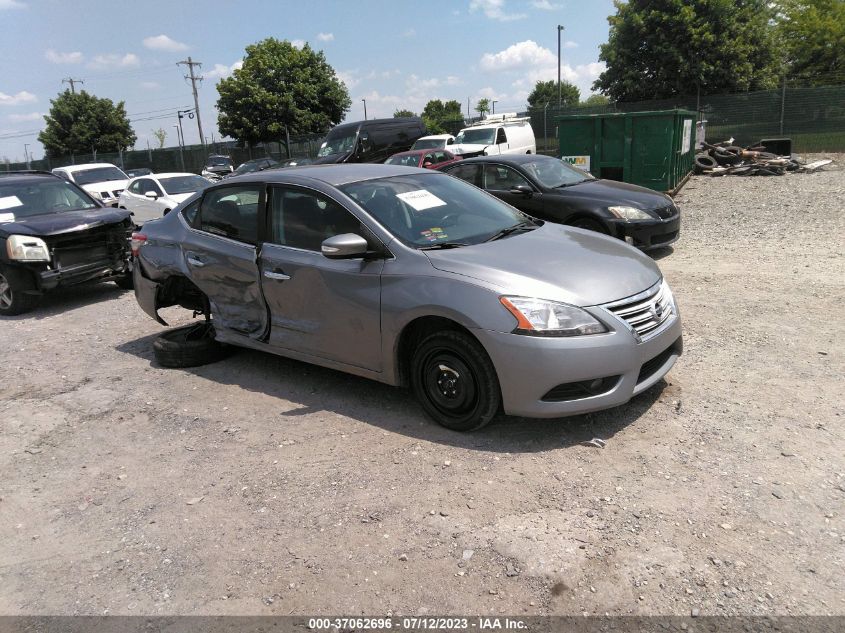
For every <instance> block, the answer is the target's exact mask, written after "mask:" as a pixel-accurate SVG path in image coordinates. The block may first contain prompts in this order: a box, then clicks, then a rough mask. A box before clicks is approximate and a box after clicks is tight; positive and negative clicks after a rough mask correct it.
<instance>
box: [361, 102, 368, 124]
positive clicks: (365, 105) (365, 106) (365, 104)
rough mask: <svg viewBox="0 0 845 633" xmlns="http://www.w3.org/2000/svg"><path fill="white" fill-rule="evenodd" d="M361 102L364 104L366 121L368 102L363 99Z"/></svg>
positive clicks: (365, 118)
mask: <svg viewBox="0 0 845 633" xmlns="http://www.w3.org/2000/svg"><path fill="white" fill-rule="evenodd" d="M361 101H363V102H364V120H365V121H366V120H367V100H366V99H361Z"/></svg>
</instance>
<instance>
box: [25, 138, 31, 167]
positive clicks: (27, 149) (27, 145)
mask: <svg viewBox="0 0 845 633" xmlns="http://www.w3.org/2000/svg"><path fill="white" fill-rule="evenodd" d="M23 155H24V156H25V157H26V168H27V169H32V165H31V164H30V162H29V143H24V144H23Z"/></svg>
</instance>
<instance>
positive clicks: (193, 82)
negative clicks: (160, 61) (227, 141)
mask: <svg viewBox="0 0 845 633" xmlns="http://www.w3.org/2000/svg"><path fill="white" fill-rule="evenodd" d="M176 65H177V66H179V65H184V66H187V67H188V73H189V76H190V79H191V89H192V90H193V91H194V111H195V112H196V113H197V130H199V133H200V144H201V145H202V146H203V147H205V137H204V136H203V135H202V122H201V121H200V100H199V97H198V96H197V81H202V80H203V78H202V77H196V76H195V75H194V66H197V67H199V68H202V63H200V62H195V61H193V60H191V57H190V55H189V56H188V59H187V60H183V61H181V62H176ZM185 79H188V77H185Z"/></svg>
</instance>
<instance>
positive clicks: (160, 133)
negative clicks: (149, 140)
mask: <svg viewBox="0 0 845 633" xmlns="http://www.w3.org/2000/svg"><path fill="white" fill-rule="evenodd" d="M153 136H155V137H156V140H157V141H158V148H159V149H161V148H162V147H164V141H165V139H166V138H167V132H165V131H164V128H163V127H160V128H158V129H157V130H153Z"/></svg>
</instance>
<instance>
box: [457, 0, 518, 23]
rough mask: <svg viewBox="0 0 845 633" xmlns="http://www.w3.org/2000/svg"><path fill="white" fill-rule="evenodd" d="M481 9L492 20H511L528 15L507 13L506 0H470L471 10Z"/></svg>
mask: <svg viewBox="0 0 845 633" xmlns="http://www.w3.org/2000/svg"><path fill="white" fill-rule="evenodd" d="M479 9H480V10H481V11H483V12H484V15H486V16H487V17H488V18H490V19H491V20H498V21H499V22H510V21H511V20H521V19H523V18H525V17H527V16H526V15H525V14H524V13H505V0H470V3H469V10H470V11H471V12H472V11H477V10H479Z"/></svg>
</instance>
